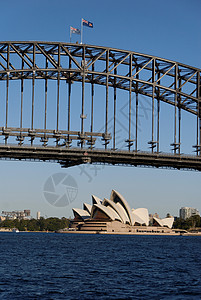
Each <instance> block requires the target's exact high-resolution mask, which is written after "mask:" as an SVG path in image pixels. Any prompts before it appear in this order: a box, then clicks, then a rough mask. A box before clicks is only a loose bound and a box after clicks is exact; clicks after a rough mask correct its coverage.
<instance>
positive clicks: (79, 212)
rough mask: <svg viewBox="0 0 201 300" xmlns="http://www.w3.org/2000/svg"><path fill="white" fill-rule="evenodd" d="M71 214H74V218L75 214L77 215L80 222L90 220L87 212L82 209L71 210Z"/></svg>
mask: <svg viewBox="0 0 201 300" xmlns="http://www.w3.org/2000/svg"><path fill="white" fill-rule="evenodd" d="M73 213H74V216H76V214H77V215H78V216H79V217H80V218H81V219H82V220H86V219H89V218H90V214H89V213H88V211H86V210H84V209H80V208H73Z"/></svg>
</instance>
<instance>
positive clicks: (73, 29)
mask: <svg viewBox="0 0 201 300" xmlns="http://www.w3.org/2000/svg"><path fill="white" fill-rule="evenodd" d="M70 32H71V33H76V34H80V29H77V28H74V27H72V26H71V27H70Z"/></svg>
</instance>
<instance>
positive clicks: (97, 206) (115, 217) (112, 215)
mask: <svg viewBox="0 0 201 300" xmlns="http://www.w3.org/2000/svg"><path fill="white" fill-rule="evenodd" d="M96 209H99V210H100V211H102V212H103V213H105V214H106V215H107V216H108V217H109V218H110V219H111V220H112V221H114V220H118V221H121V218H120V217H119V215H118V214H117V213H116V212H115V211H114V210H113V209H112V208H111V207H106V206H104V205H102V204H94V205H93V207H92V212H91V217H92V218H93V217H94V213H95V211H96Z"/></svg>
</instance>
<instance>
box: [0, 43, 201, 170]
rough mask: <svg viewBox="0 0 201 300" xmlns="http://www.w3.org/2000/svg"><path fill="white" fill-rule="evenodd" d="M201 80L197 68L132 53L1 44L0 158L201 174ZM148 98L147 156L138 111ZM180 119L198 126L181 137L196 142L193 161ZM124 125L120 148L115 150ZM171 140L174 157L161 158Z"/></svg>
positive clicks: (70, 46) (78, 46)
mask: <svg viewBox="0 0 201 300" xmlns="http://www.w3.org/2000/svg"><path fill="white" fill-rule="evenodd" d="M200 74H201V70H200V69H198V68H195V67H191V66H187V65H185V64H181V63H178V62H175V61H171V60H167V59H162V58H158V57H155V56H151V55H144V54H141V53H136V52H133V51H125V50H119V49H113V48H108V47H100V46H91V45H85V44H69V43H59V42H36V41H34V42H29V41H28V42H0V126H1V127H0V158H2V159H18V160H39V161H54V162H58V163H60V164H61V166H62V167H69V166H73V165H78V164H83V163H104V164H105V163H106V164H112V165H130V166H138V165H140V166H154V167H167V168H175V169H193V170H198V171H200V170H201V102H200V101H201V88H200V85H201V80H200ZM96 89H97V91H98V92H97V91H96ZM95 91H96V95H95ZM142 96H143V98H142ZM140 97H141V98H140ZM145 98H146V99H149V105H150V124H149V126H147V124H146V125H145V132H146V134H147V132H148V131H149V133H150V137H149V139H148V140H147V141H146V143H148V145H149V148H150V150H149V151H147V149H146V147H145V149H140V148H139V144H140V141H141V139H142V138H143V137H144V136H145V135H146V134H145V135H144V134H142V135H141V136H140V132H141V129H142V127H143V126H142V120H140V116H141V115H140V111H139V110H140V102H141V103H142V102H143V101H145V100H144V99H145ZM121 103H122V104H123V103H124V104H125V106H124V108H126V113H125V111H124V117H126V118H125V119H124V120H122V116H120V114H119V107H120V106H121V105H120V104H121ZM164 104H165V106H164ZM161 106H163V107H165V108H166V109H165V111H166V110H167V114H168V113H169V111H170V110H171V118H168V120H169V121H167V122H166V123H165V121H164V120H165V118H164V117H163V118H161ZM170 108H171V109H170ZM183 113H184V114H185V115H186V113H188V114H187V116H189V117H188V118H189V120H190V121H192V122H193V124H194V125H191V124H190V121H189V125H187V128H188V130H184V133H185V134H186V140H192V136H193V139H194V142H193V143H192V144H191V147H193V148H192V149H194V153H186V154H184V153H183V152H182V151H183V150H182V142H183V141H182V134H183V133H182V118H181V116H182V114H183ZM166 118H167V116H166ZM170 120H171V121H170ZM187 120H188V119H187ZM120 123H121V124H122V126H123V127H124V129H125V130H124V132H123V135H122V138H123V146H122V147H119V146H118V142H117V140H118V134H119V130H118V126H119V124H120ZM170 123H171V124H172V125H171V126H170ZM187 123H188V122H187ZM164 129H165V130H166V132H165V134H162V133H161V132H162V131H163V130H164ZM190 129H192V132H191V133H189V130H190ZM170 132H171V136H172V142H171V143H170V144H169V150H170V151H169V152H168V151H163V149H162V148H163V142H161V140H163V141H164V139H165V138H166V137H165V136H166V135H168V134H170ZM97 144H99V146H98V147H97Z"/></svg>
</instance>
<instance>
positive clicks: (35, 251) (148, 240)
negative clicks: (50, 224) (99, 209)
mask: <svg viewBox="0 0 201 300" xmlns="http://www.w3.org/2000/svg"><path fill="white" fill-rule="evenodd" d="M200 249H201V237H183V236H126V235H89V234H84V235H82V234H56V233H55V234H54V233H21V232H20V233H0V255H1V263H0V276H1V278H0V299H73V300H75V299H201V256H200Z"/></svg>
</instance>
